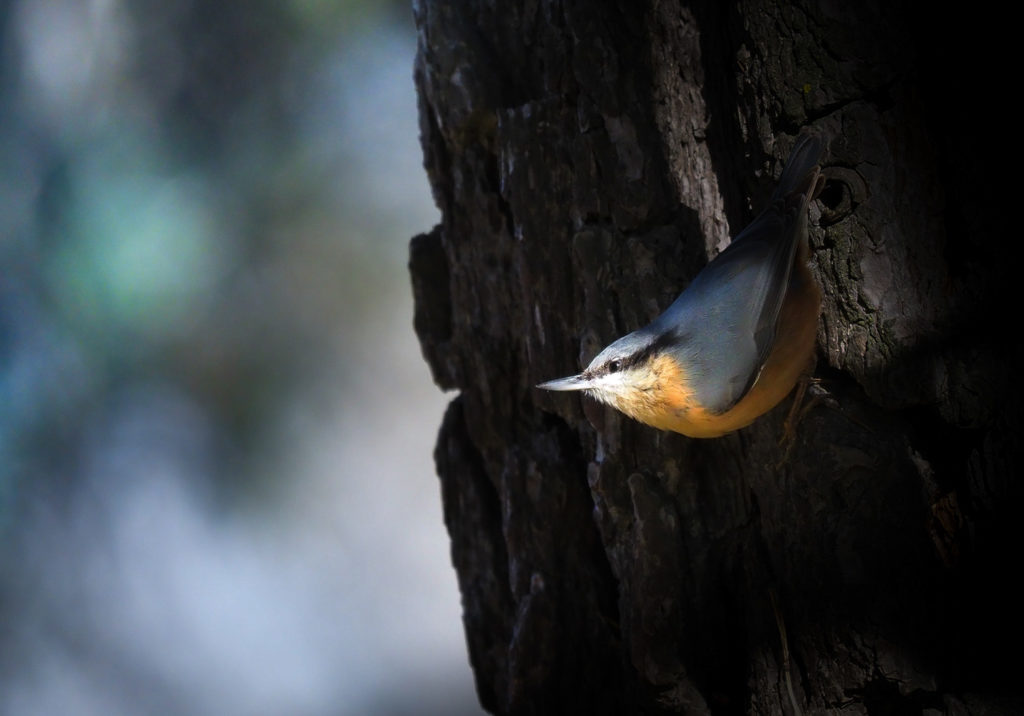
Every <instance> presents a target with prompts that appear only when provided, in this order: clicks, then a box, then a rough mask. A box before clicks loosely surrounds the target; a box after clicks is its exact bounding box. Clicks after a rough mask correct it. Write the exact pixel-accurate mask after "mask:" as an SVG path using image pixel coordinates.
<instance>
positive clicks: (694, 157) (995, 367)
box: [410, 0, 1022, 714]
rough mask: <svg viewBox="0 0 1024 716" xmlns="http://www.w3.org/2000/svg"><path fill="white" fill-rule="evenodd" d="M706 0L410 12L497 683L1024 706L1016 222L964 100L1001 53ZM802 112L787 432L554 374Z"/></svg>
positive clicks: (687, 241)
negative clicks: (814, 134) (805, 365)
mask: <svg viewBox="0 0 1024 716" xmlns="http://www.w3.org/2000/svg"><path fill="white" fill-rule="evenodd" d="M708 5H709V6H708V7H705V6H703V5H701V6H699V7H691V6H689V5H686V4H680V3H678V2H636V3H634V2H625V1H624V0H623V1H622V2H618V3H615V2H602V3H572V2H562V3H559V2H553V1H551V2H548V1H545V0H532V1H531V0H510V1H508V2H500V3H499V2H493V1H492V2H478V3H473V4H463V3H446V2H441V1H431V0H418V2H416V4H415V14H416V22H417V25H418V28H419V35H420V48H419V55H418V59H417V65H416V84H417V88H418V91H419V96H420V119H421V130H422V142H423V147H424V154H425V163H426V167H427V171H428V173H429V176H430V180H431V183H432V186H433V190H434V194H435V197H436V200H437V203H438V205H439V207H440V209H441V211H442V223H441V224H440V225H439V226H437V227H436V228H434V229H433V231H431V232H429V233H426V234H423V235H421V236H417V237H416V238H414V239H413V241H412V246H411V254H410V256H411V258H410V268H411V272H412V280H413V289H414V294H415V298H416V330H417V333H418V335H419V337H420V340H421V343H422V345H423V351H424V355H425V357H426V359H427V361H428V363H429V364H430V367H431V370H432V372H433V375H434V377H435V380H436V381H437V383H438V384H439V385H440V386H442V387H443V388H445V389H453V390H456V391H458V393H457V396H456V397H454V399H453V401H452V403H451V406H450V407H449V410H448V412H447V415H446V416H445V417H444V420H443V424H442V427H441V432H440V436H439V438H438V445H437V452H436V458H437V466H438V472H439V475H440V479H441V489H442V495H443V500H444V507H445V521H446V524H447V527H448V530H449V533H450V535H451V538H452V556H453V561H454V564H455V567H456V570H457V572H458V577H459V584H460V587H461V590H462V596H463V607H464V620H465V627H466V633H467V642H468V645H469V656H470V660H471V662H472V665H473V668H474V672H475V675H476V680H477V687H478V692H479V694H480V698H481V702H482V703H483V705H484V706H485V707H486V708H488V709H489V710H492V711H494V712H497V713H516V714H518V713H538V714H548V713H570V712H571V713H594V714H601V713H608V714H623V713H695V714H700V713H715V714H740V713H757V714H795V713H807V714H812V713H813V714H820V713H835V714H839V713H841V714H859V713H863V714H880V713H900V714H902V713H915V714H916V713H932V712H931V711H927V709H934V713H949V714H984V713H1014V712H1018V711H1017V709H1019V708H1020V707H1021V701H1020V700H1019V696H1018V697H1017V700H1016V701H1013V700H1012V698H1011V696H1012V695H1013V694H1014V693H1016V694H1018V695H1019V688H1017V687H1016V686H1014V684H1015V682H1014V679H1016V678H1018V677H1017V673H1018V672H1017V668H1016V667H1017V664H1018V662H1019V657H1016V656H1014V655H1015V654H1016V652H1017V651H1019V643H1018V641H1019V638H1020V626H1021V616H1020V606H1019V605H1020V592H1019V589H1017V588H1016V587H1015V586H1013V585H1014V584H1015V583H1016V576H1015V573H1016V569H1017V565H1019V562H1020V556H1019V555H1020V552H1019V551H1018V548H1019V546H1020V539H1019V537H1018V536H1017V534H1016V533H1017V530H1016V528H1015V527H1014V523H1015V522H1016V513H1017V510H1018V506H1019V504H1020V502H1019V500H1020V497H1021V489H1020V485H1019V481H1018V479H1017V471H1018V469H1019V467H1020V462H1019V456H1020V450H1019V447H1018V446H1017V442H1018V439H1019V438H1018V436H1019V434H1020V429H1021V423H1022V420H1021V411H1020V402H1019V401H1020V398H1021V391H1020V386H1019V381H1017V380H1016V378H1015V376H1014V375H1013V373H1012V368H1013V366H1014V363H1017V364H1018V365H1019V361H1018V360H1017V359H1019V358H1020V351H1019V349H1018V347H1017V341H1016V340H1015V338H1014V337H1013V333H1014V331H1007V330H1005V326H1006V322H1005V320H1003V322H1002V323H1001V324H999V320H993V316H994V315H996V314H997V313H1001V311H1002V310H1003V309H1004V307H1005V306H1006V305H1008V304H1009V303H1010V301H1009V298H1008V297H1009V296H1012V295H1013V293H1012V290H1011V288H1012V287H1011V286H1010V285H1008V284H1007V283H1005V279H1008V278H1009V277H1010V276H1011V275H1012V274H1011V269H1010V266H1012V263H1011V258H1010V257H1011V256H1012V255H1014V252H1015V251H1016V247H1015V246H1013V245H1012V243H1013V242H1016V241H1018V240H1019V239H1018V237H1017V236H1016V235H1013V236H1012V237H1011V238H1009V239H1003V240H999V241H993V240H992V237H993V236H1005V233H1001V232H1004V231H1005V230H1004V228H1003V225H1002V220H1001V215H1000V214H999V213H998V211H996V210H995V207H994V203H995V201H994V196H993V193H992V192H991V191H990V186H991V184H992V180H991V175H990V174H989V172H990V169H991V165H990V161H991V160H993V159H995V158H994V157H992V156H991V154H990V153H986V151H985V148H984V142H983V140H982V138H979V136H978V135H977V134H976V133H975V132H973V131H970V127H969V125H970V123H971V121H972V120H973V119H974V118H973V115H972V112H971V110H970V108H969V107H970V101H969V100H968V101H966V102H965V97H964V95H965V94H967V93H969V92H971V91H972V90H978V89H979V85H978V84H977V83H978V82H979V77H982V75H981V74H980V73H981V72H982V70H983V68H988V65H986V64H984V63H983V62H981V61H979V62H978V63H977V65H974V64H970V63H964V62H963V61H962V59H963V58H962V57H960V58H949V57H948V56H947V55H946V53H945V47H944V45H942V44H941V43H942V42H943V41H942V40H941V38H942V37H946V36H948V33H956V32H960V33H963V32H965V31H966V30H965V28H963V27H960V26H958V25H957V26H953V25H950V26H947V27H946V28H945V30H946V31H947V35H942V33H941V32H940V33H939V34H938V35H934V34H931V31H925V30H923V29H921V28H920V27H919V26H918V25H917V24H916V23H915V21H914V19H913V17H912V16H911V15H910V14H906V15H901V14H900V13H899V12H898V11H897V10H893V9H891V8H890V6H888V5H886V6H885V8H886V10H885V12H883V11H882V9H881V7H882V6H881V5H879V6H875V5H873V4H871V3H868V4H862V3H851V4H842V3H834V4H829V3H824V4H821V5H814V4H799V5H792V6H786V7H779V6H777V5H776V4H775V3H764V4H761V3H735V4H731V5H728V4H713V3H709V4H708ZM975 73H979V74H975ZM985 86H986V87H987V85H985ZM951 96H956V97H957V98H958V100H957V101H956V102H950V101H949V98H950V97H951ZM982 96H985V93H984V91H982ZM805 125H814V126H816V127H819V128H820V129H822V130H824V131H826V132H827V133H829V134H830V135H831V136H832V142H831V148H830V152H829V154H828V156H827V158H826V160H825V173H826V175H827V176H828V178H829V183H828V185H827V186H826V188H825V191H824V192H823V194H822V196H821V197H820V200H819V201H818V202H816V203H815V205H814V206H813V207H812V209H811V221H810V226H811V229H810V233H811V243H812V254H813V256H812V267H813V270H814V272H815V274H816V275H817V276H818V278H819V279H820V282H821V285H822V288H823V292H824V309H823V315H822V318H821V321H820V325H819V332H818V355H819V358H818V364H817V371H816V375H817V376H818V377H819V378H821V381H822V382H821V386H820V391H819V392H823V393H824V395H822V396H821V397H820V398H819V399H818V400H817V401H816V402H814V403H813V404H811V407H810V409H809V410H808V411H807V412H806V413H805V415H804V417H803V419H802V421H801V422H800V424H799V429H798V433H797V436H796V438H795V440H793V441H792V442H791V443H789V444H788V445H781V446H780V444H779V440H780V437H781V436H782V433H783V430H782V423H783V420H784V418H785V415H786V411H787V410H788V408H789V407H790V406H789V400H788V399H787V400H786V401H784V402H783V403H782V404H781V405H780V406H779V407H777V408H776V409H775V410H774V411H772V412H771V413H769V414H768V415H767V416H765V417H764V418H762V419H760V420H759V421H758V422H756V423H755V424H754V425H752V426H751V427H749V428H746V429H743V430H741V431H739V432H737V433H734V434H731V435H729V436H726V437H724V438H721V439H716V440H705V441H700V440H690V439H687V438H684V437H681V436H678V435H674V434H669V433H662V432H658V431H655V430H652V429H650V428H647V427H645V426H642V425H639V424H637V423H634V422H632V421H630V420H629V419H628V418H625V417H623V416H621V415H619V414H618V413H615V412H614V411H611V410H609V409H606V408H603V407H600V406H599V405H597V404H596V403H594V402H592V401H589V400H587V399H585V398H583V399H581V398H580V396H573V395H566V394H549V393H543V392H540V391H537V390H535V389H534V388H533V386H534V385H535V384H536V383H538V382H540V381H542V380H547V379H550V378H554V377H558V376H562V375H567V374H570V373H574V372H576V371H577V370H579V368H580V367H581V366H583V365H585V364H586V363H587V361H588V360H589V359H590V358H591V357H592V356H593V355H594V354H596V353H597V352H598V350H600V348H602V347H603V346H604V345H606V344H607V343H608V342H610V341H611V340H613V339H614V338H617V337H618V336H620V335H622V334H624V333H626V332H629V331H631V330H634V329H636V328H638V327H640V326H641V325H643V324H645V323H647V322H648V321H649V320H650V319H651V318H653V317H654V316H655V315H657V314H658V313H659V312H660V311H661V310H662V309H664V308H665V307H666V306H667V305H668V304H669V303H670V302H671V301H672V300H673V299H674V298H675V296H676V295H677V294H678V293H679V291H680V290H682V288H684V287H685V286H686V284H687V282H688V280H689V279H691V278H692V277H693V276H694V275H695V274H696V273H697V271H698V270H699V269H700V267H701V266H702V265H703V264H704V263H705V262H706V261H707V260H708V258H709V257H710V256H713V255H714V254H715V253H716V252H717V251H719V250H721V248H722V247H724V246H725V245H727V243H728V240H729V236H730V235H732V234H735V233H736V232H737V231H738V230H740V229H741V228H742V227H743V226H744V225H745V224H746V223H747V222H748V221H749V220H750V219H751V218H753V216H754V215H755V213H756V212H757V211H758V210H759V209H760V208H761V206H762V204H763V202H764V201H765V200H766V199H767V197H768V196H769V194H770V192H771V190H772V189H773V186H774V179H775V177H777V176H778V172H779V171H780V170H781V163H782V161H783V160H784V159H785V157H786V155H787V153H788V150H789V148H790V147H791V146H792V142H793V140H794V137H795V136H796V134H797V132H798V131H799V129H800V128H801V127H803V126H805ZM993 131H994V130H993ZM1018 233H1019V232H1018ZM1013 320H1014V321H1015V322H1017V323H1019V318H1014V319H1013ZM996 324H999V325H1002V326H1003V327H1004V328H1003V330H1002V331H999V330H993V326H995V325H996ZM783 634H784V635H785V642H783Z"/></svg>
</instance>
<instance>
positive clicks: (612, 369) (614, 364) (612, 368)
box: [608, 360, 622, 373]
mask: <svg viewBox="0 0 1024 716" xmlns="http://www.w3.org/2000/svg"><path fill="white" fill-rule="evenodd" d="M621 367H622V365H621V364H620V363H619V361H617V360H610V361H608V372H609V373H618V372H619V368H621Z"/></svg>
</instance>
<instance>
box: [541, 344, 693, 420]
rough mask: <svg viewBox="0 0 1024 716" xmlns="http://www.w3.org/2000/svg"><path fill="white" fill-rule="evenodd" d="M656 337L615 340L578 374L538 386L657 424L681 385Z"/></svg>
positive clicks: (675, 368) (676, 368)
mask: <svg viewBox="0 0 1024 716" xmlns="http://www.w3.org/2000/svg"><path fill="white" fill-rule="evenodd" d="M665 349H666V342H665V341H664V340H661V339H659V337H658V336H657V335H651V334H646V333H641V332H637V333H631V334H629V335H628V336H623V337H622V338H620V339H618V340H617V341H615V342H614V343H612V344H611V345H609V346H608V347H607V348H605V349H604V350H603V351H601V352H600V353H598V354H597V356H596V357H595V358H594V360H592V361H591V362H590V365H588V366H587V368H586V369H585V370H584V371H583V372H582V373H580V374H578V375H572V376H569V377H567V378H559V379H557V380H551V381H548V382H546V383H541V384H540V385H538V386H537V387H538V388H543V389H544V390H582V391H585V392H586V393H587V394H588V395H590V396H592V397H594V398H597V399H598V400H600V401H601V402H603V403H607V404H608V405H611V406H613V407H615V408H618V409H619V410H621V411H622V412H623V413H626V414H627V415H629V416H630V417H633V418H635V419H637V420H639V421H641V422H644V423H648V424H651V425H653V424H656V423H659V422H661V421H660V420H658V416H659V415H661V414H662V413H663V412H664V411H665V410H666V409H672V407H673V406H672V404H673V403H674V402H675V401H676V398H677V396H676V394H677V393H678V392H679V388H680V386H681V385H682V381H681V375H680V366H679V364H678V363H677V362H676V361H675V360H674V359H673V358H672V356H671V355H670V353H668V352H667V351H666V350H665Z"/></svg>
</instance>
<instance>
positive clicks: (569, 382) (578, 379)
mask: <svg viewBox="0 0 1024 716" xmlns="http://www.w3.org/2000/svg"><path fill="white" fill-rule="evenodd" d="M591 385H593V381H592V380H591V379H590V378H587V377H586V376H584V375H583V374H582V373H580V374H579V375H570V376H569V377H568V378H558V379H557V380H549V381H548V382H547V383H541V384H540V385H538V386H537V387H538V388H540V389H541V390H586V389H587V388H589V387H590V386H591Z"/></svg>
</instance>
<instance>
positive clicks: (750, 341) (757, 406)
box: [537, 133, 824, 438]
mask: <svg viewBox="0 0 1024 716" xmlns="http://www.w3.org/2000/svg"><path fill="white" fill-rule="evenodd" d="M823 149H824V146H823V142H822V140H821V139H820V138H819V137H818V136H816V135H814V134H811V133H806V134H804V135H802V136H801V138H800V139H799V140H798V141H797V143H796V146H795V147H794V148H793V151H792V152H791V153H790V155H789V159H788V160H787V161H786V166H785V168H784V169H783V170H782V176H781V177H780V178H779V186H778V188H776V190H775V193H774V194H773V195H772V198H771V202H770V203H769V204H768V208H766V209H765V210H764V211H762V212H761V214H760V215H759V216H758V217H757V218H756V219H754V221H753V223H751V224H750V225H749V226H748V227H747V228H746V229H744V230H743V231H742V232H741V233H740V234H739V235H738V236H737V237H736V238H735V239H733V240H732V243H730V244H729V246H728V247H727V248H726V249H725V250H724V251H722V253H720V254H719V255H718V256H717V257H715V259H714V260H713V261H711V263H709V264H708V265H707V266H705V267H704V269H703V270H702V271H701V272H700V273H699V274H697V277H696V278H694V279H693V281H692V282H691V283H690V285H689V286H687V288H686V290H685V291H683V293H682V294H681V295H680V296H679V298H677V299H676V300H675V302H673V303H672V305H671V306H669V307H668V309H666V310H665V312H664V313H662V314H661V315H660V316H658V317H657V318H656V319H654V321H652V322H651V323H650V324H649V325H648V326H645V327H644V328H641V329H640V330H638V331H634V332H633V333H630V334H629V335H627V336H623V337H622V338H620V339H618V340H617V341H615V342H614V343H612V344H611V345H609V346H608V347H607V348H605V349H604V350H603V351H601V352H600V353H599V354H598V355H597V357H596V358H594V360H593V361H591V363H590V365H589V366H587V368H586V370H584V371H583V372H582V373H580V374H579V375H574V376H571V377H568V378H561V379H559V380H552V381H549V382H547V383H542V384H540V385H539V386H537V387H538V388H544V389H545V390H582V391H585V392H586V393H588V394H589V395H591V396H593V397H595V398H597V399H598V400H600V401H602V402H605V403H608V404H609V405H612V406H614V407H616V408H618V409H619V410H621V411H622V412H623V413H625V414H626V415H629V416H630V417H632V418H635V419H636V420H639V421H640V422H643V423H647V424H648V425H651V426H653V427H656V428H660V429H662V430H674V431H675V432H677V433H682V434H683V435H689V436H690V437H699V438H711V437H718V436H720V435H724V434H725V433H728V432H731V431H733V430H737V429H739V428H742V427H744V426H746V425H749V424H750V423H752V422H753V421H754V419H756V418H757V417H759V416H760V415H762V414H764V413H766V412H768V411H769V410H770V409H772V408H773V407H775V406H776V405H777V404H778V403H779V402H780V401H781V400H782V399H783V398H785V397H786V395H787V394H788V393H789V392H790V390H792V389H793V386H794V385H796V383H797V381H798V380H799V379H800V377H801V375H802V374H803V373H804V371H805V370H806V369H807V368H809V367H810V363H811V360H812V357H813V354H814V341H815V335H816V333H817V325H818V314H819V312H820V310H821V290H820V289H819V288H818V285H817V283H816V282H815V281H814V277H813V276H812V275H811V272H810V270H809V269H808V266H807V262H808V260H809V259H810V248H809V247H808V244H807V205H808V203H809V202H810V201H811V200H812V199H814V197H816V196H817V195H818V193H819V192H820V191H821V188H822V186H823V185H824V177H823V176H821V175H820V168H819V167H818V161H819V158H820V157H821V154H822V151H823Z"/></svg>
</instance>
